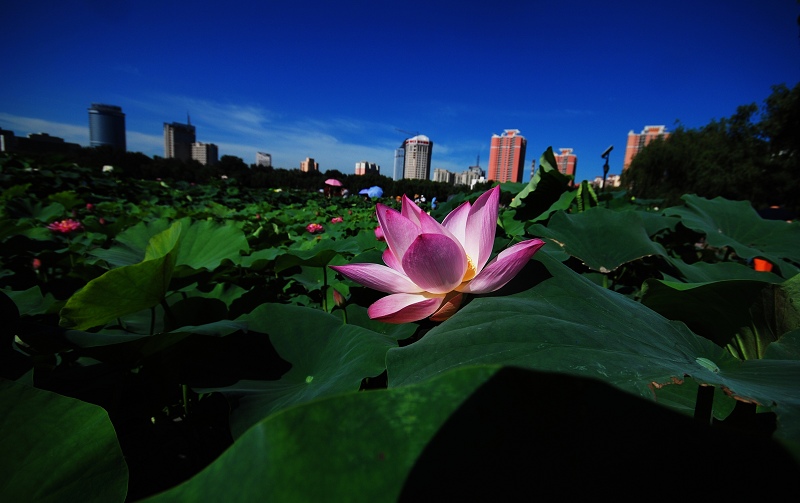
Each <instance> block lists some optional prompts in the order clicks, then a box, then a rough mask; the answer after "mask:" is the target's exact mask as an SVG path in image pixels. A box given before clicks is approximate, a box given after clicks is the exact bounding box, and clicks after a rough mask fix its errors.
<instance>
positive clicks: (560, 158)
mask: <svg viewBox="0 0 800 503" xmlns="http://www.w3.org/2000/svg"><path fill="white" fill-rule="evenodd" d="M559 150H560V153H558V154H554V156H555V158H556V166H557V167H558V172H559V173H561V174H562V175H567V176H571V177H572V179H573V181H574V180H575V172H576V171H577V170H578V156H577V155H575V154H574V153H573V151H572V149H571V148H561V149H559Z"/></svg>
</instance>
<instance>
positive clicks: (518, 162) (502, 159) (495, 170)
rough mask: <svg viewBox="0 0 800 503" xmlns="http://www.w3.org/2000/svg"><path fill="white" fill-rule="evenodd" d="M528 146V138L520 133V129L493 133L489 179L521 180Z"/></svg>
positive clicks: (501, 180) (502, 180)
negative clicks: (500, 133) (498, 133)
mask: <svg viewBox="0 0 800 503" xmlns="http://www.w3.org/2000/svg"><path fill="white" fill-rule="evenodd" d="M527 146H528V140H526V139H525V137H524V136H522V135H520V134H519V129H506V130H505V131H504V132H503V134H502V135H497V134H494V135H492V145H491V148H490V150H489V176H488V179H489V180H493V181H498V182H521V181H522V173H523V170H524V169H525V149H526V148H527Z"/></svg>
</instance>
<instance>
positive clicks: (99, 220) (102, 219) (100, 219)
mask: <svg viewBox="0 0 800 503" xmlns="http://www.w3.org/2000/svg"><path fill="white" fill-rule="evenodd" d="M97 222H98V223H99V224H100V225H105V224H106V219H105V218H103V217H100V218H99V219H98V220H97Z"/></svg>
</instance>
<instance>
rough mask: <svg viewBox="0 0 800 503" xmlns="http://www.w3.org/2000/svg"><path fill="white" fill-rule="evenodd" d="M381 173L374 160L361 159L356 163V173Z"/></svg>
mask: <svg viewBox="0 0 800 503" xmlns="http://www.w3.org/2000/svg"><path fill="white" fill-rule="evenodd" d="M366 174H374V175H380V174H381V167H380V166H378V165H377V164H375V163H374V162H367V161H361V162H357V163H356V175H366Z"/></svg>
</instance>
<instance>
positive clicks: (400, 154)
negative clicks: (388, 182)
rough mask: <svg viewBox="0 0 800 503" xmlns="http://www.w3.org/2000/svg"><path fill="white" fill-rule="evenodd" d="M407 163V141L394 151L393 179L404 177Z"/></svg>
mask: <svg viewBox="0 0 800 503" xmlns="http://www.w3.org/2000/svg"><path fill="white" fill-rule="evenodd" d="M405 165H406V142H405V140H403V144H402V145H400V147H398V148H397V149H396V150H395V151H394V166H393V169H392V180H401V179H402V178H403V169H404V168H405Z"/></svg>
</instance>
